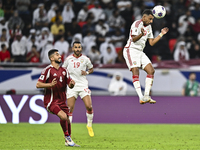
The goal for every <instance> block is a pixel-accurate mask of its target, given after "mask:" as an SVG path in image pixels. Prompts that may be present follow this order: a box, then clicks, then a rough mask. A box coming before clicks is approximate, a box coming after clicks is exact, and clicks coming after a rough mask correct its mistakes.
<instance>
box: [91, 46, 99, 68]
mask: <svg viewBox="0 0 200 150" xmlns="http://www.w3.org/2000/svg"><path fill="white" fill-rule="evenodd" d="M88 57H89V58H90V60H91V62H92V64H100V63H101V54H100V53H99V51H98V50H97V47H96V46H95V45H94V46H92V47H91V49H90V51H89V53H88Z"/></svg>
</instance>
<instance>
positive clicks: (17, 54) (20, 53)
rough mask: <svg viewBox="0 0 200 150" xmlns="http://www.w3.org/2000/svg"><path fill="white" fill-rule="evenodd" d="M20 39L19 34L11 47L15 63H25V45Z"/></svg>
mask: <svg viewBox="0 0 200 150" xmlns="http://www.w3.org/2000/svg"><path fill="white" fill-rule="evenodd" d="M21 38H22V35H21V34H16V40H15V41H14V42H13V43H12V45H11V53H12V56H13V58H14V61H15V62H25V61H26V47H25V45H26V44H25V41H24V40H22V39H21Z"/></svg>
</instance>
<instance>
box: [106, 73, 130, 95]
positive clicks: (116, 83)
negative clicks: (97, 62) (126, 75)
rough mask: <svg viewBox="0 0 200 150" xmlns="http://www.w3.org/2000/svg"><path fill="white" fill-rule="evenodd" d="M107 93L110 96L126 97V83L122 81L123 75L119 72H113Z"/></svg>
mask: <svg viewBox="0 0 200 150" xmlns="http://www.w3.org/2000/svg"><path fill="white" fill-rule="evenodd" d="M108 91H109V92H110V94H111V95H114V96H116V95H126V91H127V83H126V82H124V81H123V75H122V73H121V72H115V73H114V75H113V77H112V79H111V81H110V84H109V87H108Z"/></svg>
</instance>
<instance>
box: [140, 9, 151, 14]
mask: <svg viewBox="0 0 200 150" xmlns="http://www.w3.org/2000/svg"><path fill="white" fill-rule="evenodd" d="M144 14H146V15H152V16H153V13H152V10H151V9H145V10H144V11H143V12H142V16H143V15H144Z"/></svg>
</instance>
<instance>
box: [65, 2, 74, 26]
mask: <svg viewBox="0 0 200 150" xmlns="http://www.w3.org/2000/svg"><path fill="white" fill-rule="evenodd" d="M74 17H75V14H74V11H73V9H72V3H70V2H68V3H67V4H66V5H65V6H64V8H63V11H62V18H63V23H64V24H69V23H71V22H72V19H73V18H74Z"/></svg>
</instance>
